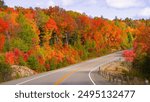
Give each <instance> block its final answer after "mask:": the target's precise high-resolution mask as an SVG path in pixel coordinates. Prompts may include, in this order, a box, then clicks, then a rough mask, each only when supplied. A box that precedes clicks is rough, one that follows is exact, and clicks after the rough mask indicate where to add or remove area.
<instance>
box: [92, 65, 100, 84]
mask: <svg viewBox="0 0 150 102" xmlns="http://www.w3.org/2000/svg"><path fill="white" fill-rule="evenodd" d="M99 66H100V65H98V66H96V67H94V68H93V69H92V70H90V72H89V78H90V80H91V82H92V83H93V85H96V84H95V82H94V81H93V79H92V77H91V73H92V72H93V71H94V70H96V69H97V68H98V67H99Z"/></svg>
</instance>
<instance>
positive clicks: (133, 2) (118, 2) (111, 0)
mask: <svg viewBox="0 0 150 102" xmlns="http://www.w3.org/2000/svg"><path fill="white" fill-rule="evenodd" d="M106 3H107V5H108V6H110V7H113V8H130V7H139V6H142V5H144V2H142V0H106Z"/></svg>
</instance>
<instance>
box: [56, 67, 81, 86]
mask: <svg viewBox="0 0 150 102" xmlns="http://www.w3.org/2000/svg"><path fill="white" fill-rule="evenodd" d="M79 70H80V69H79V68H78V69H76V70H73V71H71V72H69V73H67V74H65V75H63V76H62V77H60V78H59V79H58V80H57V81H56V82H55V83H54V85H60V84H61V83H62V82H63V81H64V80H65V79H66V78H68V77H69V76H71V75H72V74H74V73H76V72H77V71H79Z"/></svg>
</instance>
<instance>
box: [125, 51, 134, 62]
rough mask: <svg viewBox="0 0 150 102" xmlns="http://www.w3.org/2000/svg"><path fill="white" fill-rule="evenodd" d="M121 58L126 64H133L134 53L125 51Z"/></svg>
mask: <svg viewBox="0 0 150 102" xmlns="http://www.w3.org/2000/svg"><path fill="white" fill-rule="evenodd" d="M123 56H124V57H125V60H126V61H127V62H133V61H134V58H135V53H134V51H133V50H126V51H124V52H123Z"/></svg>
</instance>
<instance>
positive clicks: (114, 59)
mask: <svg viewBox="0 0 150 102" xmlns="http://www.w3.org/2000/svg"><path fill="white" fill-rule="evenodd" d="M116 60H118V58H114V59H112V60H111V61H108V62H106V63H103V64H100V65H98V66H96V67H94V68H93V69H91V70H90V72H89V78H90V80H91V82H92V83H93V85H96V83H95V82H94V81H93V79H92V77H91V73H92V72H93V71H94V70H96V69H97V68H99V67H100V66H103V65H105V64H109V63H110V62H114V61H116Z"/></svg>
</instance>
